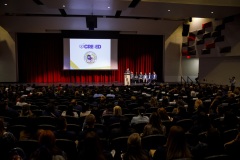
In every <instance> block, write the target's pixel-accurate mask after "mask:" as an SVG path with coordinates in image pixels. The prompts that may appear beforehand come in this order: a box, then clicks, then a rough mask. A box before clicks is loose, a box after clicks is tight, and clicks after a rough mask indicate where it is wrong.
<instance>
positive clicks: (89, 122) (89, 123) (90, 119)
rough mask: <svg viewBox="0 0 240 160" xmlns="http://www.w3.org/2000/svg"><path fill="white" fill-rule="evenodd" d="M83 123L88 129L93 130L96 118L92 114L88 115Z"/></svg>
mask: <svg viewBox="0 0 240 160" xmlns="http://www.w3.org/2000/svg"><path fill="white" fill-rule="evenodd" d="M85 122H86V125H87V127H88V128H93V127H94V124H95V123H96V118H95V116H94V115H93V114H89V115H87V116H86V118H85Z"/></svg>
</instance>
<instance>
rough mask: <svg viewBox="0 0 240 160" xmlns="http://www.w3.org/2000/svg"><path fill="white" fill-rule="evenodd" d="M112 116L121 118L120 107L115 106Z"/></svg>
mask: <svg viewBox="0 0 240 160" xmlns="http://www.w3.org/2000/svg"><path fill="white" fill-rule="evenodd" d="M113 115H114V116H122V108H121V107H120V106H115V107H114V108H113Z"/></svg>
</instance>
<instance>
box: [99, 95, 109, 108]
mask: <svg viewBox="0 0 240 160" xmlns="http://www.w3.org/2000/svg"><path fill="white" fill-rule="evenodd" d="M106 102H107V97H106V96H101V97H100V100H99V104H97V106H98V108H99V109H105V108H106Z"/></svg>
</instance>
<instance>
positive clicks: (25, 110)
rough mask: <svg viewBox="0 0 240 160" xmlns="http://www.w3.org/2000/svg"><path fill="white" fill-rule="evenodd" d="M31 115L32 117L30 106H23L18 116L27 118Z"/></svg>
mask: <svg viewBox="0 0 240 160" xmlns="http://www.w3.org/2000/svg"><path fill="white" fill-rule="evenodd" d="M32 115H33V113H32V111H31V109H30V105H29V104H26V105H23V106H22V110H21V112H20V115H19V116H20V117H28V116H32Z"/></svg>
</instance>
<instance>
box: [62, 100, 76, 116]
mask: <svg viewBox="0 0 240 160" xmlns="http://www.w3.org/2000/svg"><path fill="white" fill-rule="evenodd" d="M62 116H73V117H76V118H78V113H77V112H75V111H74V110H73V104H71V103H70V104H69V105H68V107H67V110H66V111H63V112H62Z"/></svg>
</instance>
